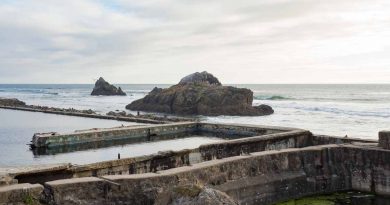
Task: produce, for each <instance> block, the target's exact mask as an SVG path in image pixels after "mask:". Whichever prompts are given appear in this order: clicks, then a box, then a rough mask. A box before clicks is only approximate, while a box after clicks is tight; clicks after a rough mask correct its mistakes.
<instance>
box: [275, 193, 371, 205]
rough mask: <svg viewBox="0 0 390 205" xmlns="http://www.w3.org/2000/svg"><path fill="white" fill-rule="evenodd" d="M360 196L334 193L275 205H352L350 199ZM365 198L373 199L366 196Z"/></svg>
mask: <svg viewBox="0 0 390 205" xmlns="http://www.w3.org/2000/svg"><path fill="white" fill-rule="evenodd" d="M355 195H361V194H360V193H335V194H329V195H320V196H311V197H304V198H301V199H293V200H289V201H286V202H281V203H278V204H275V205H341V204H353V203H352V202H351V197H352V196H355ZM367 197H374V196H373V195H367Z"/></svg>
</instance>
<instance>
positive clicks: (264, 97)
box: [254, 95, 294, 100]
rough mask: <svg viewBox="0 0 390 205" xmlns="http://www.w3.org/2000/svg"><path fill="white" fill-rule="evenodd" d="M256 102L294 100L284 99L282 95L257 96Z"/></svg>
mask: <svg viewBox="0 0 390 205" xmlns="http://www.w3.org/2000/svg"><path fill="white" fill-rule="evenodd" d="M254 98H255V99H256V100H293V99H294V98H289V97H284V96H281V95H272V96H255V97H254Z"/></svg>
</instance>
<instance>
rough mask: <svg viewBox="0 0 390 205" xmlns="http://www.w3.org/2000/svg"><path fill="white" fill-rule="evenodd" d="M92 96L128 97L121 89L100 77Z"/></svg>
mask: <svg viewBox="0 0 390 205" xmlns="http://www.w3.org/2000/svg"><path fill="white" fill-rule="evenodd" d="M91 95H126V93H125V92H123V91H122V89H121V87H118V88H116V87H115V86H113V85H111V84H110V83H108V82H107V81H105V80H104V79H103V78H102V77H100V78H99V80H97V81H96V83H95V87H94V88H93V91H92V93H91Z"/></svg>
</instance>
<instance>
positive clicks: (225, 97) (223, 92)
mask: <svg viewBox="0 0 390 205" xmlns="http://www.w3.org/2000/svg"><path fill="white" fill-rule="evenodd" d="M252 102H253V92H252V91H251V90H249V89H245V88H235V87H232V86H222V85H221V83H220V82H219V80H218V79H217V78H216V77H214V76H213V75H212V74H210V73H207V72H202V73H194V74H191V75H189V76H186V77H184V78H183V79H182V80H181V81H180V83H179V84H177V85H174V86H171V87H170V88H166V89H161V88H154V89H153V90H152V91H151V92H150V93H149V94H148V95H147V96H145V97H144V98H142V99H139V100H136V101H134V102H132V103H131V104H129V105H127V106H126V108H127V109H130V110H135V111H149V112H162V113H171V114H183V115H206V116H217V115H248V116H261V115H269V114H272V113H273V110H272V108H271V107H269V106H265V105H261V106H260V107H253V106H252ZM271 110H272V111H271Z"/></svg>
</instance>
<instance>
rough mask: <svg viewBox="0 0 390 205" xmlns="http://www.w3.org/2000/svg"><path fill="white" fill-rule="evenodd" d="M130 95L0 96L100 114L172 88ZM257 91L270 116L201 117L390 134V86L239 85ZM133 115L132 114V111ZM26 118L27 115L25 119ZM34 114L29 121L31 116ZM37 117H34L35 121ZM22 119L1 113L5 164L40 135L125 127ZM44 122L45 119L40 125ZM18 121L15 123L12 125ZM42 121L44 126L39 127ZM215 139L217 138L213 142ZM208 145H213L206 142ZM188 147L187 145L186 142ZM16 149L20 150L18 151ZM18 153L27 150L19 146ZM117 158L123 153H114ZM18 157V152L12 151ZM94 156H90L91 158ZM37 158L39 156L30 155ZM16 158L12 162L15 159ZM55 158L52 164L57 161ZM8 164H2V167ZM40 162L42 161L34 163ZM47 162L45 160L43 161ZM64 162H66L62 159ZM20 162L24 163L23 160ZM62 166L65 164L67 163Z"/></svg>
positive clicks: (27, 90)
mask: <svg viewBox="0 0 390 205" xmlns="http://www.w3.org/2000/svg"><path fill="white" fill-rule="evenodd" d="M119 86H121V87H122V89H123V90H124V91H125V92H126V93H127V96H90V92H91V91H92V88H93V85H92V84H90V85H86V84H83V85H76V84H75V85H69V84H67V85H58V84H56V85H49V84H45V85H37V84H34V85H15V84H14V85H0V97H7V98H18V99H20V100H23V101H25V102H26V103H27V104H34V105H45V106H53V107H61V108H70V107H73V108H76V109H92V110H95V111H97V112H99V113H107V112H109V111H113V110H125V106H126V105H127V104H129V103H130V102H132V101H134V100H136V99H139V98H142V97H143V96H145V95H146V94H147V93H148V92H149V91H150V90H152V89H153V88H154V87H162V88H165V87H169V86H170V85H149V84H148V85H129V84H125V85H119ZM233 86H236V87H242V88H249V89H251V90H252V91H253V92H254V102H253V104H254V105H258V104H268V105H270V106H272V107H273V108H274V110H275V113H274V114H273V115H270V116H259V117H239V116H218V117H205V116H199V118H200V120H202V121H206V122H221V123H243V124H257V125H273V126H287V127H296V128H303V129H308V130H310V131H312V132H313V133H316V134H325V135H336V136H345V135H348V136H349V137H359V138H365V139H377V137H378V136H377V135H378V131H380V130H384V129H390V84H386V85H379V84H378V85H372V84H370V85H243V84H240V85H233ZM128 112H130V111H128ZM20 115H23V116H20ZM26 115H28V116H26ZM30 115H33V116H30ZM37 115H39V114H37V113H33V114H26V113H24V114H20V111H12V112H11V111H5V110H1V109H0V150H3V151H2V152H3V153H2V154H1V155H3V157H0V165H4V164H6V165H8V164H19V163H13V162H12V159H10V160H8V161H7V162H4V160H6V159H5V158H6V157H5V156H4V152H5V151H4V150H10V147H12V146H10V144H13V145H15V146H16V147H18V146H23V149H24V151H26V152H27V154H26V155H32V154H31V153H30V152H29V151H28V149H27V148H26V144H28V143H29V141H30V140H31V137H32V135H33V134H34V132H39V131H60V132H61V131H62V132H63V131H73V130H76V129H87V128H94V127H112V126H117V125H120V124H121V123H122V122H116V121H107V120H103V121H102V120H96V119H83V120H80V119H77V120H76V118H74V117H69V116H58V115H54V117H53V115H51V116H52V117H48V115H47V114H45V115H43V114H41V116H37ZM37 118H39V120H37ZM10 119H12V120H10ZM38 121H39V123H37V122H38ZM210 140H213V139H210ZM205 142H207V140H206V141H205ZM183 143H185V142H183ZM15 149H16V148H15ZM18 149H22V148H21V147H19V148H18ZM111 151H112V153H116V151H117V150H111ZM12 153H14V154H17V153H16V152H12ZM86 156H88V155H86ZM30 157H33V158H34V157H35V158H36V156H30ZM11 158H12V157H11ZM57 160H58V158H54V159H53V160H52V161H51V162H55V161H57ZM2 161H3V162H4V163H1V162H2ZM37 161H38V162H39V161H40V160H39V159H36V160H35V161H34V160H33V161H32V163H33V164H34V163H36V162H37ZM41 161H43V160H41ZM60 161H61V160H60ZM19 162H20V163H22V162H23V159H21V160H19ZM61 162H62V161H61Z"/></svg>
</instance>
